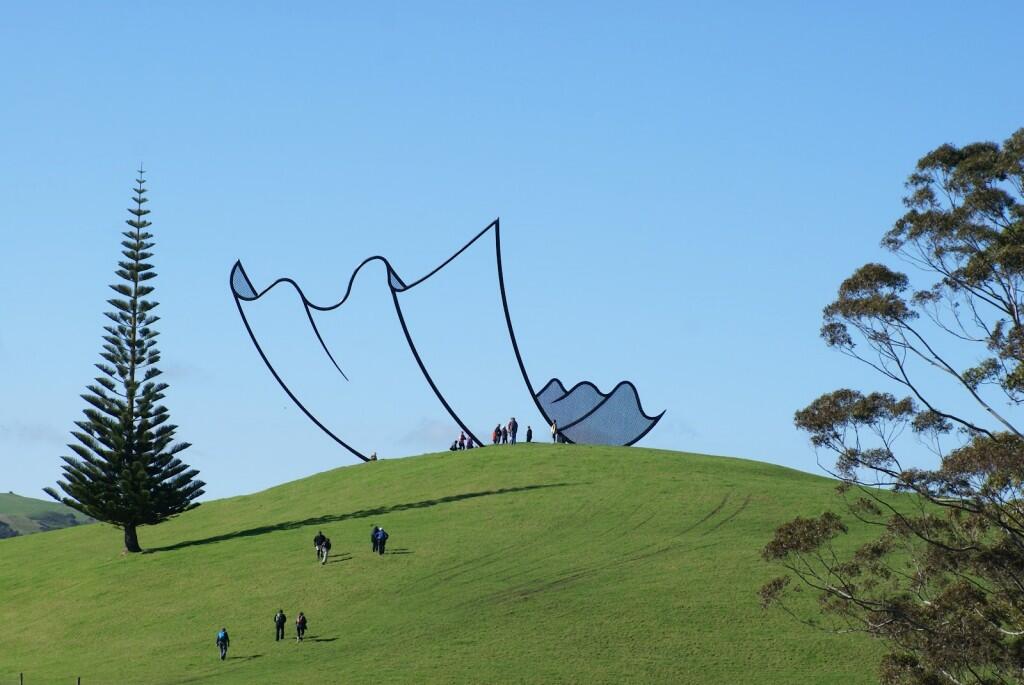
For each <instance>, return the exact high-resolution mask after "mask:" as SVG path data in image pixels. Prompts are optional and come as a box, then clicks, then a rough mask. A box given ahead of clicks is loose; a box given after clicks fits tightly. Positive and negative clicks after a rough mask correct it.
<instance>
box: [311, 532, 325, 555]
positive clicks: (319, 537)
mask: <svg viewBox="0 0 1024 685" xmlns="http://www.w3.org/2000/svg"><path fill="white" fill-rule="evenodd" d="M326 539H327V537H326V536H324V533H323V531H320V530H318V531H317V533H316V537H315V538H313V548H314V549H315V550H316V560H317V561H320V545H322V544H324V540H326Z"/></svg>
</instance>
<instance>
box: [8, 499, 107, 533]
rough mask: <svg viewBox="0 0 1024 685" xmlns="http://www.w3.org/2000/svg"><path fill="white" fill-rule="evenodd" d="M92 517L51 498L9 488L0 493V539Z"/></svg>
mask: <svg viewBox="0 0 1024 685" xmlns="http://www.w3.org/2000/svg"><path fill="white" fill-rule="evenodd" d="M91 521H92V519H90V518H89V517H88V516H83V515H82V514H79V513H78V512H77V511H75V510H74V509H71V508H70V507H65V506H64V505H63V504H61V503H59V502H54V501H52V500H51V501H49V502H47V501H45V500H41V499H33V498H31V497H22V496H20V495H15V494H14V493H13V492H11V493H7V494H0V539H3V538H9V537H14V536H16V535H28V534H29V533H41V532H44V531H47V530H57V529H59V528H67V527H69V526H77V525H80V524H82V523H90V522H91Z"/></svg>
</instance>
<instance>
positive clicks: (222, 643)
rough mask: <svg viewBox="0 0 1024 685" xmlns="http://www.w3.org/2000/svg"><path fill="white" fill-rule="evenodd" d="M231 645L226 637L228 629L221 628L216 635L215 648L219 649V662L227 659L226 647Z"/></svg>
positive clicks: (229, 639)
mask: <svg viewBox="0 0 1024 685" xmlns="http://www.w3.org/2000/svg"><path fill="white" fill-rule="evenodd" d="M230 644H231V638H229V637H228V629H227V628H221V629H220V632H219V633H217V647H219V648H220V660H221V661H224V659H227V658H228V645H230Z"/></svg>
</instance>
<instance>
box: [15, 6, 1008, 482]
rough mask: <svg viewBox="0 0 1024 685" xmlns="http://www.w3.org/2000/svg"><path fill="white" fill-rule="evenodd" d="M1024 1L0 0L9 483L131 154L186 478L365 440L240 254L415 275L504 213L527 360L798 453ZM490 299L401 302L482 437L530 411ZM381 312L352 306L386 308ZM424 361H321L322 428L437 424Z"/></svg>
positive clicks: (721, 440) (313, 455)
mask: <svg viewBox="0 0 1024 685" xmlns="http://www.w3.org/2000/svg"><path fill="white" fill-rule="evenodd" d="M1022 20H1024V8H1022V6H1021V5H1020V3H1018V2H1002V3H999V2H993V3H985V4H983V5H973V6H968V5H966V4H964V3H936V2H915V3H889V2H884V3H883V2H877V3H855V4H850V3H758V4H755V3H732V4H727V3H720V2H698V3H642V4H641V3H616V4H609V3H548V2H544V3H508V4H506V6H498V5H497V4H494V3H488V4H487V5H486V6H485V5H484V4H482V3H469V2H467V3H444V4H433V5H431V6H429V7H428V6H427V5H426V4H414V3H408V4H398V5H396V4H385V5H380V4H365V3H364V4H362V5H359V6H356V5H352V4H348V5H347V6H343V5H342V3H330V4H328V3H323V4H311V3H304V4H295V3H291V4H287V3H285V4H282V3H273V4H271V3H200V2H192V3H186V2H178V3H163V4H153V3H143V4H141V5H140V4H138V3H132V4H127V3H125V4H120V3H118V4H114V3H108V4H89V5H85V4H82V3H70V2H69V3H18V4H10V5H7V6H6V7H5V8H4V19H3V21H2V22H0V63H2V64H4V68H3V69H2V70H0V159H2V163H0V234H2V248H0V490H4V491H6V490H14V491H16V492H19V493H21V494H27V495H32V496H40V494H41V493H40V488H42V487H44V486H46V485H50V484H52V483H54V482H55V480H56V479H57V477H58V475H59V464H60V462H59V457H60V455H62V454H66V453H68V450H67V449H66V448H65V447H64V444H65V443H66V442H67V441H68V439H69V436H68V431H69V430H70V429H71V428H72V422H73V421H75V420H77V419H78V418H79V416H80V413H81V409H82V408H83V406H84V404H83V402H82V400H81V399H80V398H79V394H80V393H81V392H82V391H83V389H84V387H85V385H86V384H87V383H89V382H91V379H92V377H93V376H94V375H95V371H94V369H93V368H92V366H91V365H92V364H93V363H95V362H96V361H98V351H99V347H100V344H101V342H100V335H101V326H102V325H103V323H104V318H103V311H105V310H106V308H107V307H106V305H105V304H104V302H105V300H106V299H107V298H108V297H109V294H110V293H109V291H108V290H107V284H108V283H110V282H112V278H113V269H114V265H115V261H116V259H117V256H118V255H117V250H118V242H119V239H120V236H119V231H120V230H122V228H123V223H122V222H123V220H124V218H125V217H126V212H125V208H126V207H127V206H128V200H129V197H130V187H131V185H132V179H133V177H134V170H135V169H136V168H137V167H138V164H139V162H140V161H144V162H145V165H146V167H147V168H148V169H149V170H150V173H149V174H148V178H149V188H150V189H151V193H150V197H151V204H150V208H151V209H152V210H153V214H152V217H151V218H152V219H153V221H154V226H153V230H154V232H155V234H156V237H157V240H158V246H157V256H156V259H155V262H156V264H157V266H158V272H159V274H160V275H159V278H158V279H157V281H156V285H157V298H158V299H159V301H160V302H161V306H160V308H159V313H160V314H161V315H162V316H163V321H162V323H161V324H160V330H161V346H162V351H163V354H164V357H163V364H162V367H163V368H164V370H165V372H166V379H167V380H168V382H170V383H171V389H170V391H169V394H168V397H167V403H168V406H169V407H170V409H171V412H172V416H173V418H174V420H175V422H176V423H177V424H178V425H179V426H180V431H179V437H180V438H182V439H186V440H188V441H190V442H192V443H193V444H194V446H193V447H192V448H191V449H190V450H188V451H186V452H184V453H183V455H182V456H183V457H184V458H185V460H186V461H189V462H190V463H192V464H193V465H195V466H196V467H198V468H199V469H200V470H201V471H202V477H203V478H204V479H205V480H206V481H207V482H208V488H207V490H208V496H212V497H218V496H226V495H231V494H237V493H243V492H249V491H253V490H257V489H260V488H264V487H267V486H270V485H272V484H275V483H278V482H281V481H285V480H290V479H293V478H297V477H300V476H302V475H305V474H309V473H313V472H316V471H320V470H323V469H326V468H331V467H333V466H337V465H341V464H348V463H354V459H353V458H352V457H350V456H348V455H347V454H346V453H344V452H342V451H341V450H340V448H338V447H337V446H336V445H335V444H334V443H333V442H331V441H330V440H329V439H327V438H326V437H324V436H323V435H322V434H320V433H319V431H317V430H316V429H315V428H314V427H313V425H312V424H311V423H309V422H308V421H307V419H306V418H305V417H304V416H302V415H301V414H300V412H299V411H298V410H297V409H296V408H295V407H294V406H292V405H291V403H290V402H289V401H288V399H287V398H286V397H285V395H284V393H283V392H282V391H281V390H280V388H279V387H278V386H277V384H276V383H275V382H274V380H273V379H272V378H271V376H270V375H269V374H268V373H267V371H266V369H265V368H264V366H263V364H262V362H261V361H260V359H259V358H258V356H257V355H256V353H255V351H254V350H253V349H252V347H251V345H250V343H249V341H248V338H247V337H246V335H245V332H244V329H243V327H242V325H241V322H240V320H239V317H238V314H237V312H236V311H235V308H234V303H233V301H232V299H231V297H230V294H229V291H228V288H227V276H228V271H229V269H230V267H231V265H232V263H233V262H234V260H235V259H238V258H240V259H242V261H243V263H244V264H245V265H246V268H247V270H248V271H249V274H250V276H251V277H252V278H253V280H254V281H255V282H256V285H257V286H261V285H265V284H267V283H269V282H270V280H272V279H273V278H275V277H277V276H280V275H290V276H293V277H294V278H296V279H297V280H298V281H299V282H300V283H302V284H303V286H304V287H305V288H306V290H307V293H308V294H309V296H310V297H311V298H313V299H316V300H319V301H324V302H326V301H333V300H335V299H337V298H338V297H339V296H340V294H341V292H342V289H343V287H344V283H345V281H347V278H348V275H349V274H350V273H351V270H352V268H353V267H354V266H355V265H356V264H357V263H358V262H359V261H361V260H362V259H363V258H364V257H366V256H369V255H372V254H382V255H385V256H387V257H388V258H389V259H390V260H391V261H392V263H394V264H395V266H396V268H397V269H398V270H399V271H400V272H401V273H402V274H403V275H405V276H406V277H407V278H416V277H418V276H419V275H422V274H423V273H425V272H426V271H428V270H429V269H430V268H432V267H433V266H434V265H435V264H436V263H437V262H438V261H439V260H440V259H443V258H444V257H445V256H447V254H449V253H450V252H451V251H452V250H453V249H455V248H456V247H458V246H459V245H461V244H462V243H463V242H465V240H467V239H468V238H469V237H470V236H472V235H473V234H474V233H475V232H476V231H477V230H479V229H480V228H482V227H483V226H485V225H486V224H487V223H488V222H490V221H491V220H492V219H493V218H494V217H497V216H500V217H501V220H502V232H503V241H504V250H505V256H506V276H507V286H508V290H509V297H510V306H511V309H512V315H513V318H514V320H515V323H516V326H517V333H518V336H519V339H520V344H521V346H522V349H523V354H524V356H525V358H526V361H527V364H528V366H529V368H530V370H531V373H532V374H533V378H534V382H535V383H538V384H543V382H544V381H546V380H547V379H548V378H550V377H551V376H554V375H557V376H560V377H561V378H562V379H563V380H565V381H566V382H567V383H574V382H576V381H578V380H581V379H583V378H588V379H591V380H593V381H595V382H597V383H598V384H599V385H600V386H601V387H603V388H605V389H608V388H610V387H611V386H612V385H614V384H615V383H616V382H617V381H619V380H622V379H625V378H628V379H631V380H633V381H634V382H635V383H636V385H637V387H638V388H639V390H640V395H641V398H642V399H643V402H644V406H645V408H646V409H647V411H648V412H657V411H661V410H662V409H666V410H667V412H668V413H667V414H666V416H665V418H664V420H663V421H662V423H661V425H659V426H658V427H657V428H656V429H655V430H654V431H653V432H652V433H651V434H650V435H649V436H648V437H647V438H646V439H645V440H644V441H643V442H642V443H641V445H646V446H653V447H667V448H672V449H679V450H691V451H699V452H707V453H714V454H728V455H735V456H743V457H748V458H753V459H761V460H766V461H772V462H776V463H780V464H786V465H789V466H792V467H795V468H799V469H804V470H809V471H815V470H817V466H816V464H815V455H814V453H813V452H812V450H811V448H810V447H809V445H808V443H807V441H806V437H805V436H804V435H802V434H800V433H798V432H797V431H796V430H795V429H794V428H793V425H792V414H793V411H794V410H795V409H798V408H800V407H802V406H804V405H805V404H807V402H809V401H810V400H811V399H813V398H814V397H816V396H817V395H818V394H820V393H821V392H824V391H827V390H831V389H833V388H835V387H839V386H842V385H851V386H854V387H862V388H866V389H867V388H872V387H875V386H876V385H878V383H877V382H876V381H875V379H874V378H873V377H871V376H870V375H868V373H867V371H866V370H864V369H863V368H861V367H859V366H857V365H856V364H855V363H853V362H851V361H848V360H846V359H845V358H843V357H841V356H840V355H838V354H835V353H833V352H830V351H828V350H827V349H825V347H824V345H823V344H822V343H821V342H820V341H819V339H818V337H817V330H818V326H819V324H820V311H821V307H822V306H823V305H824V304H826V303H827V302H828V301H829V299H830V297H831V296H832V295H833V293H834V292H835V288H836V286H837V285H838V283H839V282H840V281H841V280H842V279H843V278H844V277H845V276H846V275H848V273H849V272H850V271H851V270H852V269H853V268H855V267H856V266H858V265H859V264H861V263H863V262H865V261H870V260H879V259H882V258H884V257H885V255H884V253H883V252H882V250H881V249H880V248H879V247H878V240H879V238H880V236H881V234H882V233H883V232H884V231H885V230H886V229H887V228H888V227H889V226H890V225H891V223H892V221H893V220H894V219H895V218H896V217H897V216H898V215H899V214H900V213H901V209H902V206H901V203H900V199H901V197H902V192H903V187H902V184H903V181H904V179H905V178H906V175H907V174H908V173H909V172H910V171H911V169H912V166H913V164H914V162H915V161H916V160H917V158H918V157H919V156H921V155H922V154H923V153H925V152H927V151H928V150H929V149H931V148H933V147H935V146H937V145H939V144H941V143H943V142H954V143H966V142H969V141H973V140H983V139H991V140H998V141H1001V140H1002V139H1004V138H1005V137H1006V136H1008V135H1009V134H1010V133H1011V132H1012V131H1014V130H1015V129H1017V128H1019V127H1020V126H1022V125H1024V89H1022V88H1021V85H1020V78H1021V59H1022V58H1021V52H1020V35H1019V27H1020V26H1021V24H1022ZM372 276H373V275H372V274H371V277H370V278H368V279H367V280H366V282H365V283H366V285H365V286H364V285H363V284H362V283H361V284H360V287H365V289H366V292H367V293H369V294H368V295H367V299H366V300H365V302H372V300H373V298H374V297H379V296H380V288H379V287H376V286H380V285H382V283H381V282H380V279H379V274H377V278H376V279H375V278H373V277H372ZM485 294H486V297H485V296H483V295H481V294H480V293H478V292H476V291H473V292H472V293H463V295H466V297H465V299H460V297H461V296H460V295H459V293H458V292H457V290H450V291H449V292H448V293H447V296H444V294H443V293H442V294H441V295H440V296H438V297H437V298H436V299H435V300H434V301H425V302H422V303H420V305H421V306H420V307H418V308H417V312H418V313H417V314H416V316H417V317H419V321H420V323H419V325H420V326H421V327H423V329H424V331H425V337H428V338H429V337H430V336H431V335H433V336H434V339H435V341H436V340H438V335H439V334H440V335H444V334H447V335H448V336H449V340H450V341H451V343H452V344H451V346H450V349H448V350H447V351H446V348H445V345H444V344H443V338H442V342H441V343H438V344H436V345H435V347H436V349H437V352H436V353H435V355H436V356H437V359H436V363H437V364H438V365H439V366H447V367H448V368H449V370H450V372H451V373H453V374H455V376H459V375H460V374H461V377H462V379H463V380H464V381H467V383H469V384H470V385H472V383H473V382H475V383H476V386H477V387H478V389H479V393H480V397H481V400H480V402H481V403H482V405H481V406H485V407H487V411H488V412H489V413H488V414H487V415H488V416H491V415H493V419H488V420H487V422H486V424H485V425H483V426H480V427H479V430H480V432H481V433H483V432H485V431H486V430H487V429H488V428H489V427H490V426H493V424H494V423H497V422H498V421H499V420H506V419H507V418H508V416H509V415H513V414H514V415H516V416H517V418H519V420H520V422H521V423H523V424H526V423H530V424H532V425H533V426H534V428H535V429H536V428H537V425H538V423H539V417H538V415H537V413H536V410H535V409H534V408H533V406H532V404H531V403H530V401H529V398H528V396H527V395H526V393H525V392H524V391H523V390H522V389H521V387H520V386H521V384H520V385H518V386H517V385H516V384H515V383H513V382H512V381H509V380H508V379H507V377H506V376H505V375H504V367H501V368H498V367H495V368H496V371H495V373H494V374H493V377H492V376H491V375H489V374H486V373H484V375H482V376H481V375H480V369H481V368H483V369H487V368H490V366H489V364H490V362H489V361H488V358H487V357H485V356H483V355H484V354H485V351H487V352H486V353H488V354H489V353H492V352H493V349H494V348H493V347H492V346H491V342H490V341H491V339H492V336H493V335H494V334H495V327H494V324H493V320H494V319H493V315H494V314H495V312H496V311H497V310H498V308H499V307H500V303H499V302H498V300H497V299H496V296H495V294H496V291H494V292H490V293H485ZM385 295H386V293H385ZM470 295H472V296H470ZM489 302H490V303H493V304H492V305H489V304H488V303H489ZM287 304H288V303H287V302H285V303H283V304H282V305H281V306H280V307H279V309H277V310H272V311H271V310H268V312H270V313H269V314H268V317H269V318H268V321H269V322H270V323H269V324H268V325H269V326H270V330H271V334H273V331H274V324H273V316H275V315H280V316H281V317H285V318H282V319H281V321H282V323H280V324H279V326H278V330H279V331H284V330H286V323H284V322H285V321H286V320H287V319H286V317H287V315H288V314H289V313H290V312H291V309H290V308H289V307H288V306H287ZM371 310H372V308H371V309H370V310H368V312H369V313H364V314H363V315H362V316H363V317H364V318H362V319H357V326H364V325H367V324H368V322H373V323H381V321H382V319H379V318H374V317H375V316H376V317H384V316H385V315H387V316H392V313H391V312H390V311H387V310H379V311H378V313H377V314H376V315H375V314H373V313H372V311H371ZM382 325H383V324H382ZM348 330H349V331H351V329H348ZM337 333H338V335H344V334H345V328H344V325H343V324H338V331H337ZM385 351H386V350H382V353H383V352H385ZM363 352H364V354H365V350H364V351H363ZM352 358H356V357H352ZM406 361H408V360H406ZM506 361H507V360H506ZM309 363H310V366H309V367H308V368H301V367H302V362H297V365H298V367H299V368H297V369H296V373H300V374H301V373H308V374H310V375H311V376H312V377H314V378H316V379H318V380H323V378H322V376H319V375H318V374H317V372H316V369H318V368H319V366H316V367H314V366H312V364H314V361H313V360H312V358H311V360H310V362H309ZM315 363H316V364H319V363H320V360H315ZM495 363H496V364H497V362H495ZM460 369H462V370H461V371H460ZM392 370H394V369H392ZM334 380H336V379H334ZM512 380H513V381H514V380H516V379H512ZM422 386H423V382H422V380H421V379H420V378H419V377H418V376H415V375H411V376H408V377H407V379H405V380H400V379H390V380H388V385H387V388H388V390H389V391H390V395H389V396H388V397H384V396H383V395H381V396H375V398H374V402H375V403H374V410H373V412H372V417H371V418H367V416H366V415H364V416H356V415H355V414H346V413H345V412H347V411H352V410H351V407H352V404H351V403H352V402H353V401H355V402H357V403H358V400H353V398H352V397H350V396H346V395H345V387H344V386H342V385H338V386H337V393H338V402H339V404H338V407H339V412H340V414H339V415H338V416H336V417H333V418H334V419H335V420H336V421H337V423H336V424H335V425H338V426H345V425H351V436H354V438H355V439H356V441H358V442H359V443H360V445H361V446H364V445H365V446H367V447H368V448H370V449H377V451H378V452H379V453H380V454H381V455H382V456H401V455H405V454H414V453H420V452H423V451H428V450H432V449H443V448H444V447H445V446H446V445H447V443H448V442H450V440H451V438H452V437H454V434H457V432H456V431H454V426H452V425H451V423H450V422H448V421H446V419H445V415H444V414H443V413H441V412H440V411H439V410H438V407H436V406H434V405H433V404H431V403H429V402H426V401H424V400H423V395H422V392H423V388H422ZM506 386H507V388H518V390H515V389H510V390H509V389H506ZM506 393H507V394H506ZM346 402H347V403H349V404H345V403H346ZM344 407H349V409H343V408H344ZM491 407H496V409H493V411H492V409H491Z"/></svg>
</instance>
